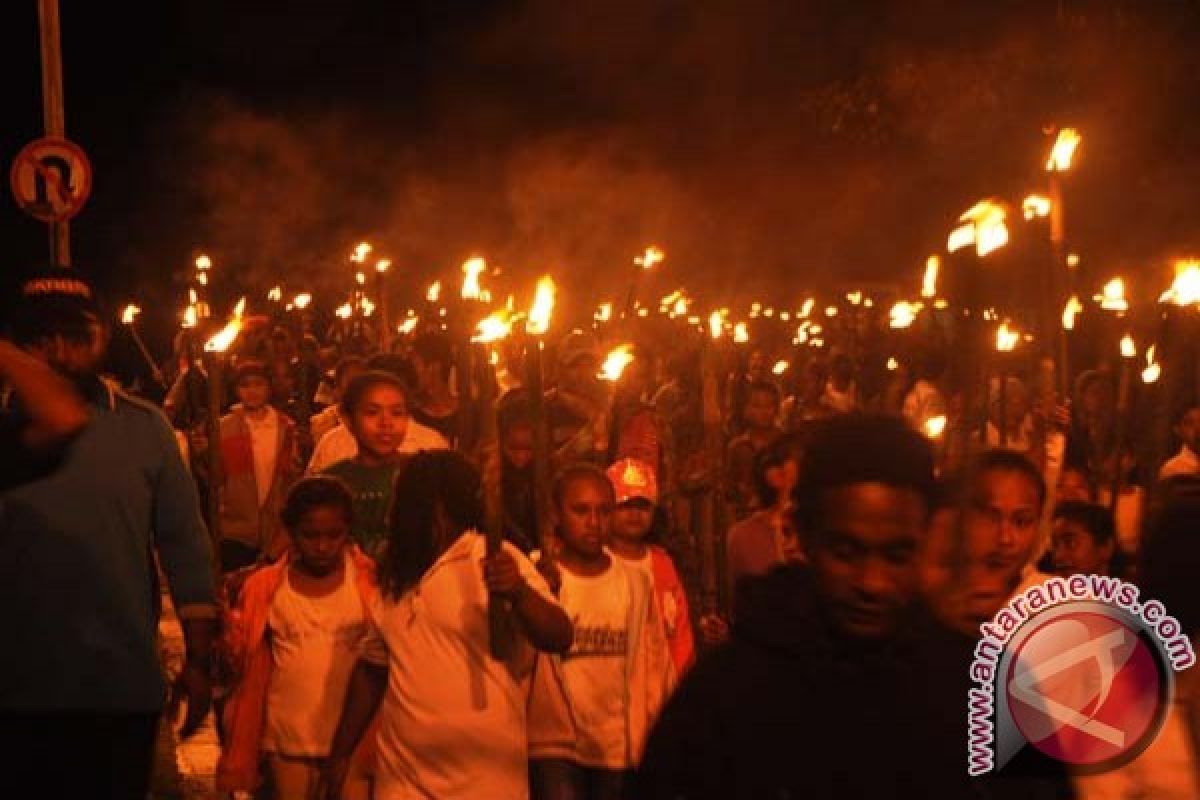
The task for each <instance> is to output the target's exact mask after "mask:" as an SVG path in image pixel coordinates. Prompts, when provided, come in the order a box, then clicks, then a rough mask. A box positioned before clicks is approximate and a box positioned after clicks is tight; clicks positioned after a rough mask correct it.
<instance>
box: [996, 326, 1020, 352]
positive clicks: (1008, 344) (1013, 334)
mask: <svg viewBox="0 0 1200 800" xmlns="http://www.w3.org/2000/svg"><path fill="white" fill-rule="evenodd" d="M1020 338H1021V334H1020V333H1019V332H1018V331H1015V330H1012V329H1011V328H1009V327H1008V323H1007V322H1002V323H1000V327H999V328H997V329H996V349H997V350H999V351H1000V352H1001V353H1011V352H1012V350H1013V348H1014V347H1016V346H1017V341H1018V340H1020Z"/></svg>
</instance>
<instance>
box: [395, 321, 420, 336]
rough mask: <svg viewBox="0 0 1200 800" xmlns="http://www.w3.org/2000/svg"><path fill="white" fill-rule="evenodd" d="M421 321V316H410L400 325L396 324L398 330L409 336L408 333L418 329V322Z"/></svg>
mask: <svg viewBox="0 0 1200 800" xmlns="http://www.w3.org/2000/svg"><path fill="white" fill-rule="evenodd" d="M419 321H420V318H419V317H409V318H408V319H406V320H404V322H401V323H400V324H399V325H397V326H396V332H397V333H402V334H404V335H405V336H407V335H408V334H410V333H412V332H413V331H415V330H416V329H417V323H418V322H419Z"/></svg>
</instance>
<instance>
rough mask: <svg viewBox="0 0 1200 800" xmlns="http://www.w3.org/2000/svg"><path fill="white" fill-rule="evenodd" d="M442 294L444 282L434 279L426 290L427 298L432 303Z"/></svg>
mask: <svg viewBox="0 0 1200 800" xmlns="http://www.w3.org/2000/svg"><path fill="white" fill-rule="evenodd" d="M441 296H442V282H441V281H434V282H433V283H431V284H429V288H428V289H426V290H425V299H426V300H428V301H429V302H431V303H436V302H437V301H438V300H439V299H440V298H441Z"/></svg>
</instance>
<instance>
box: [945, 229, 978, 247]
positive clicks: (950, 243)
mask: <svg viewBox="0 0 1200 800" xmlns="http://www.w3.org/2000/svg"><path fill="white" fill-rule="evenodd" d="M973 244H975V226H974V225H970V224H968V225H959V226H958V227H957V228H955V229H954V230H952V231H950V236H949V238H947V239H946V252H948V253H957V252H958V251H959V250H962V249H963V248H964V247H970V246H972V245H973Z"/></svg>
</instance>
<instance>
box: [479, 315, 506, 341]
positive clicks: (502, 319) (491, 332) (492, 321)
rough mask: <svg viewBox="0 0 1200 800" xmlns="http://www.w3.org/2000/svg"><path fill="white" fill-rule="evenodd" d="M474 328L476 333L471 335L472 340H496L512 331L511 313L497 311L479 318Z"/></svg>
mask: <svg viewBox="0 0 1200 800" xmlns="http://www.w3.org/2000/svg"><path fill="white" fill-rule="evenodd" d="M475 330H476V331H478V333H476V334H475V335H474V336H472V337H471V341H472V342H483V343H490V342H498V341H500V340H501V339H503V338H504V337H506V336H508V334H510V333H511V332H512V315H511V314H509V313H508V312H507V311H497V312H495V313H493V314H490V315H488V316H487V317H484V318H483V319H482V320H480V322H479V324H478V325H476V326H475Z"/></svg>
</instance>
